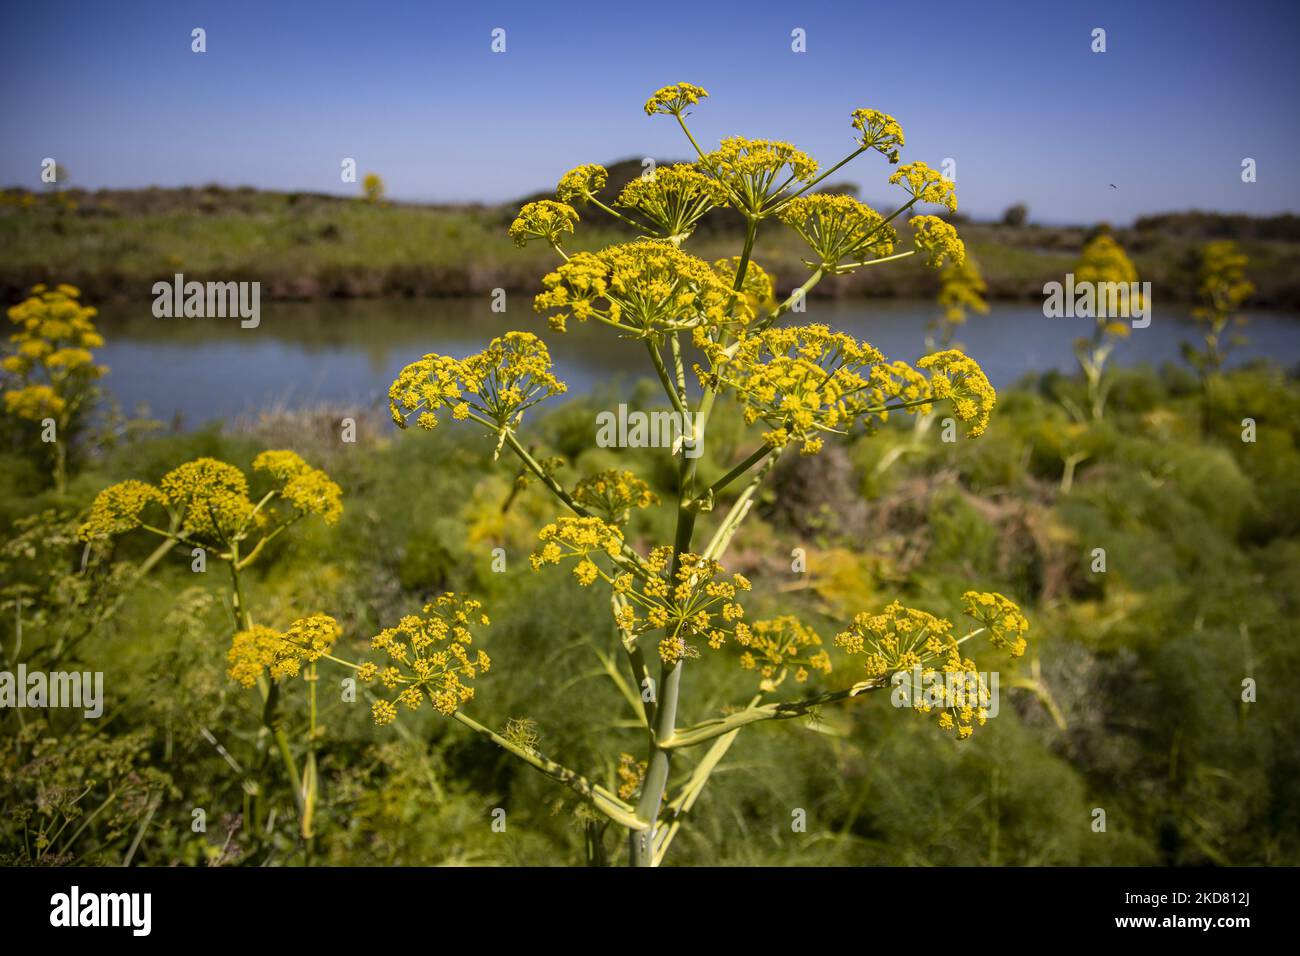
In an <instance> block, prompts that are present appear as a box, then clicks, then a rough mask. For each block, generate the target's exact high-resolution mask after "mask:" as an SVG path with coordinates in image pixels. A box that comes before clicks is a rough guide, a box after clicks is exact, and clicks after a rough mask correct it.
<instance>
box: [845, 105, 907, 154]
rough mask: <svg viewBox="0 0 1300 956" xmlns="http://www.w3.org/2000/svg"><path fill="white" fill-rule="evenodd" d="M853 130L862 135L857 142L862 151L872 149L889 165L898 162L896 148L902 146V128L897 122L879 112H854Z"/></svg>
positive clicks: (865, 110)
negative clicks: (888, 162)
mask: <svg viewBox="0 0 1300 956" xmlns="http://www.w3.org/2000/svg"><path fill="white" fill-rule="evenodd" d="M853 128H854V129H856V130H857V131H858V132H859V133H861V134H862V135H861V136H860V137H859V140H858V141H859V142H860V143H861V144H862V148H863V149H874V150H876V152H878V153H880V155H882V156H884V157H886V158H887V159H888V160H889V161H890V163H897V162H898V147H900V146H902V145H903V127H902V126H900V125H899V124H898V120H896V119H894V118H893V117H892V116H890V115H889V114H888V113H882V112H880V110H872V109H861V110H854V111H853Z"/></svg>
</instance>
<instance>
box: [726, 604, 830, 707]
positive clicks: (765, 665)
mask: <svg viewBox="0 0 1300 956" xmlns="http://www.w3.org/2000/svg"><path fill="white" fill-rule="evenodd" d="M736 643H737V644H739V645H740V646H741V647H743V648H744V649H745V650H744V653H742V654H741V655H740V666H741V667H743V668H744V669H745V670H757V671H758V674H759V677H760V679H761V681H760V684H759V687H760V689H762V690H764V691H773V690H776V688H777V687H779V686H780V685H781V684H782V683H783V682H784V681H785V679H786V677H787V676H789V674H790V671H791V668H793V669H794V679H795V680H796V681H797V682H798V683H800V684H802V683H803V682H804V681H806V680H807V679H808V677H809V674H810V672H811V671H820V672H821V673H823V674H829V673H830V672H831V656H830V654H828V653H827V652H826V650H825V649H824V648H823V647H822V639H821V636H820V635H819V634H818V633H817V632H816V631H814V630H813V629H812V628H810V627H808V626H807V625H806V624H804V623H803V622H802V621H800V620H799V619H798V618H796V617H794V616H792V615H788V614H786V615H782V616H781V617H777V618H773V619H771V620H767V621H755V622H754V623H753V625H745V624H743V623H741V624H737V625H736Z"/></svg>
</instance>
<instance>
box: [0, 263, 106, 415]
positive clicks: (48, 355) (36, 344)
mask: <svg viewBox="0 0 1300 956" xmlns="http://www.w3.org/2000/svg"><path fill="white" fill-rule="evenodd" d="M80 296H81V292H80V290H78V289H77V288H76V287H75V286H70V285H58V286H55V287H54V288H53V289H50V288H48V287H47V286H45V285H36V286H33V287H32V291H31V295H29V296H28V297H27V298H26V299H24V300H23V301H22V302H20V303H19V304H18V305H15V306H13V307H12V308H10V309H9V313H8V314H9V320H10V321H11V322H13V323H14V324H15V325H17V326H18V330H17V331H16V332H14V333H13V334H11V335H10V336H9V342H10V346H9V350H8V354H6V355H5V357H4V358H3V359H2V360H0V369H2V370H3V371H4V373H5V376H4V377H5V391H4V403H5V411H6V412H7V413H8V414H10V415H14V416H16V417H18V418H22V419H25V420H28V421H36V422H39V421H42V420H43V419H45V418H54V419H56V420H64V419H65V418H66V416H68V415H70V414H72V413H73V412H75V411H76V410H77V409H78V408H79V407H80V405H81V404H82V403H83V402H84V401H85V399H86V397H87V389H88V387H89V384H90V382H92V381H93V380H94V379H97V378H99V377H100V376H102V375H103V374H104V373H105V372H107V371H108V369H107V368H105V367H104V366H102V365H96V364H95V361H94V356H93V355H92V353H91V351H90V350H91V349H97V348H100V347H102V346H103V344H104V339H103V337H102V336H101V335H100V334H99V332H98V331H96V329H95V323H94V322H93V321H92V320H93V319H94V317H95V315H96V310H95V309H94V308H92V307H90V306H85V305H82V304H81V303H80V302H79V301H78V299H79V298H80Z"/></svg>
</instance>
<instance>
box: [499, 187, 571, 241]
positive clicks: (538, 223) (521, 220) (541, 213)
mask: <svg viewBox="0 0 1300 956" xmlns="http://www.w3.org/2000/svg"><path fill="white" fill-rule="evenodd" d="M577 222H578V211H577V210H576V209H574V208H573V207H572V206H570V205H568V204H567V203H562V202H552V201H551V200H549V199H540V200H538V201H537V202H530V203H526V204H525V205H524V207H523V208H522V209H520V210H519V215H518V216H517V217H516V218H515V221H514V222H512V223H511V224H510V228H509V230H507V235H509V236H510V238H511V239H512V240H513V241H514V244H515V245H516V246H520V247H521V248H522V247H523V246H526V245H528V243H529V242H531V241H532V240H534V239H544V240H546V242H548V243H550V244H551V245H552V246H555V247H557V248H558V247H559V245H560V240H561V238H562V237H563V236H564V234H565V233H566V232H568V233H572V232H573V227H574V226H575V225H577Z"/></svg>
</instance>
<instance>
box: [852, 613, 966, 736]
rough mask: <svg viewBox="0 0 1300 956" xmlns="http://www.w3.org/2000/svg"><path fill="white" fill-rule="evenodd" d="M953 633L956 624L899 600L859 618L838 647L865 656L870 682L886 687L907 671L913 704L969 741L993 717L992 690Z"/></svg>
mask: <svg viewBox="0 0 1300 956" xmlns="http://www.w3.org/2000/svg"><path fill="white" fill-rule="evenodd" d="M951 631H952V622H951V621H948V620H945V619H944V618H938V617H935V616H934V615H932V614H928V613H926V612H925V611H918V610H915V609H914V608H907V607H903V605H902V604H900V603H899V602H897V601H895V602H893V603H892V604H890V605H889V606H888V607H886V608H885V609H884V611H882V612H881V613H879V614H867V613H862V614H859V615H857V617H855V618H854V619H853V623H852V624H851V625H850V626H849V628H848V629H847V630H845V631H843V632H841V633H840V634H838V635H836V637H835V644H836V646H837V647H842V648H843V649H844V650H845V652H846V653H848V654H851V655H856V654H864V655H866V663H865V669H866V672H867V678H868V680H871V681H875V682H879V683H884V681H885V680H886V679H887V678H888V677H889V675H891V674H895V673H899V672H903V674H904V675H905V676H904V677H902V678H901V680H902V681H903V683H904V684H905V685H906V689H907V691H908V698H909V702H910V704H911V706H912V707H913V708H914V709H915V710H916V711H917V712H918V713H921V714H929V713H932V712H934V711H936V710H937V711H938V713H939V717H938V723H939V726H940V728H942V729H944V730H954V731H955V732H956V735H957V737H958V738H959V739H965V738H966V737H969V736H970V735H971V733H972V732H973V730H974V726H973V725H974V723H975V722H977V721H978V722H979V723H980V724H983V723H984V722H985V721H986V720H987V719H988V711H987V708H986V707H985V703H986V701H987V691H986V689H985V688H984V686H983V681H982V680H981V678H980V676H979V672H978V671H977V669H976V666H975V662H974V661H972V660H970V659H968V658H963V657H962V656H961V653H960V646H959V645H958V643H957V641H956V639H955V638H953V637H952V635H951ZM936 664H937V665H938V667H936V666H935V665H936ZM918 673H919V674H920V676H921V678H922V680H923V681H924V682H925V683H926V684H927V686H926V688H925V691H924V692H923V691H922V688H921V687H918V686H913V682H914V680H915V677H916V675H917V674H918ZM982 691H983V693H981V692H982Z"/></svg>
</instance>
